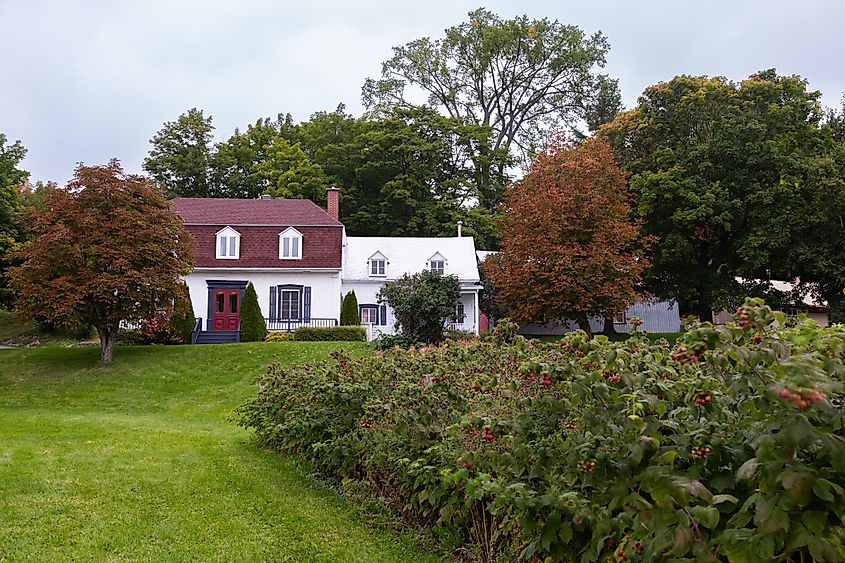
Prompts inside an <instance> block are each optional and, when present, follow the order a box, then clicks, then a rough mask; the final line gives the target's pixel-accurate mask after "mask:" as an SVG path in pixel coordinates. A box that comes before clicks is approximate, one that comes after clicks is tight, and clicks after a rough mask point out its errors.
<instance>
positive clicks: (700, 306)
mask: <svg viewBox="0 0 845 563" xmlns="http://www.w3.org/2000/svg"><path fill="white" fill-rule="evenodd" d="M695 314H696V315H698V318H699V320H701V322H703V323H712V322H713V309H712V308H711V307H710V305H708V304H707V303H705V302H704V300H700V301H699V302H698V303H697V304H696V305H695Z"/></svg>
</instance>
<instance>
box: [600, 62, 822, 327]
mask: <svg viewBox="0 0 845 563" xmlns="http://www.w3.org/2000/svg"><path fill="white" fill-rule="evenodd" d="M818 99H819V93H818V92H808V91H807V84H806V82H805V81H804V80H802V79H801V78H800V77H797V76H778V75H777V74H776V73H775V72H774V71H773V70H768V71H764V72H761V73H758V74H755V75H753V76H751V77H750V78H748V79H747V80H745V81H743V82H741V83H739V84H736V83H733V82H729V81H728V80H726V79H724V78H721V77H716V78H708V77H693V76H678V77H676V78H674V79H672V80H671V81H669V82H663V83H660V84H656V85H654V86H651V87H649V88H647V89H646V91H645V92H644V93H643V95H642V96H641V97H640V101H639V104H638V106H637V107H636V108H634V109H632V110H630V111H627V112H623V113H621V114H619V115H618V116H617V117H616V119H614V121H613V122H611V123H609V124H607V125H605V126H604V127H603V128H602V129H601V130H600V133H601V135H603V136H604V137H605V138H607V139H609V140H610V142H611V143H612V144H613V146H614V148H615V149H616V155H617V158H618V159H619V162H620V164H621V165H622V166H623V167H624V168H626V169H627V170H628V171H630V172H631V174H632V175H631V178H630V187H631V190H632V192H633V193H634V195H635V198H636V204H635V206H634V211H635V215H636V216H637V217H639V218H641V219H642V220H644V231H645V232H646V233H647V234H653V235H657V236H658V237H659V238H660V241H661V242H660V244H659V246H657V248H656V249H655V252H654V254H653V260H652V261H653V266H652V268H651V269H650V270H649V271H648V273H647V276H646V282H647V287H648V289H650V290H651V291H653V292H654V293H656V294H658V295H660V296H661V297H665V298H675V299H678V300H679V301H680V302H681V305H682V310H685V311H689V312H695V313H697V314H698V315H699V316H700V317H702V318H704V319H708V320H709V318H710V315H711V313H710V311H711V310H712V309H713V308H714V307H715V308H717V309H718V308H720V307H722V306H725V305H729V304H731V303H734V304H736V301H738V300H740V298H741V295H742V294H743V288H741V287H740V286H739V284H738V283H737V282H736V280H735V277H736V276H744V277H747V278H767V277H768V276H769V275H773V276H787V275H789V272H790V271H791V270H792V268H793V266H794V260H792V258H791V257H792V256H794V246H793V245H794V243H795V242H796V240H795V236H796V234H797V232H799V230H800V226H801V223H802V222H804V221H805V217H806V215H805V214H806V213H807V211H808V208H807V206H806V205H805V202H806V201H814V202H816V203H814V205H819V204H820V203H821V202H820V201H819V199H818V197H817V196H816V195H815V194H818V188H819V184H818V183H817V182H816V181H815V180H813V179H812V176H813V175H814V174H817V172H818V166H819V164H820V161H819V160H818V159H819V158H820V157H822V156H823V155H824V154H825V150H826V149H825V143H824V139H823V137H822V135H820V128H819V122H820V120H821V117H822V114H821V108H820V105H819V101H818ZM811 213H812V214H815V212H812V211H811Z"/></svg>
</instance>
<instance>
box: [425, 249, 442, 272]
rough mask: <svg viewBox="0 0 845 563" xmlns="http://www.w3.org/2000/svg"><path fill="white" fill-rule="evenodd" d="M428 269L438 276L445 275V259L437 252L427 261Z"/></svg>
mask: <svg viewBox="0 0 845 563" xmlns="http://www.w3.org/2000/svg"><path fill="white" fill-rule="evenodd" d="M428 268H429V269H430V270H431V271H432V272H437V273H438V274H441V275H443V274H445V273H446V258H444V257H443V255H442V254H440V253H439V252H438V253H437V254H435V255H434V256H432V257H431V258H429V259H428Z"/></svg>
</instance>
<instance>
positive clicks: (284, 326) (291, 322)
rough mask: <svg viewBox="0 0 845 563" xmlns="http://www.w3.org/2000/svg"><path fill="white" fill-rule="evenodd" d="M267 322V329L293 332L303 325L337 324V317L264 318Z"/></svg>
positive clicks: (326, 325)
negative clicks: (306, 318)
mask: <svg viewBox="0 0 845 563" xmlns="http://www.w3.org/2000/svg"><path fill="white" fill-rule="evenodd" d="M264 322H265V323H266V324H267V330H271V331H273V330H279V331H283V332H293V331H295V330H296V329H298V328H299V327H301V326H311V327H330V326H337V319H324V318H318V317H311V318H310V319H308V320H305V319H264Z"/></svg>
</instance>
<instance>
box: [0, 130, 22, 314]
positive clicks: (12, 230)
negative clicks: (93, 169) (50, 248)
mask: <svg viewBox="0 0 845 563" xmlns="http://www.w3.org/2000/svg"><path fill="white" fill-rule="evenodd" d="M24 156H26V149H25V148H24V147H23V145H22V144H21V142H20V141H15V142H14V143H9V144H7V142H6V136H5V135H4V134H3V133H0V307H6V306H9V305H10V304H11V297H12V294H11V292H10V291H9V290H8V289H7V287H6V285H7V280H6V274H5V272H6V268H8V267H9V254H10V253H11V252H12V251H13V250H14V249H15V247H16V246H17V245H18V243H19V242H20V232H19V230H18V227H17V225H16V222H15V221H16V217H17V213H18V207H19V198H18V187H19V186H20V185H22V184H23V183H24V182H26V180H27V178H28V177H29V172H27V171H25V170H21V169H20V168H18V167H19V166H20V163H21V161H22V160H23V157H24Z"/></svg>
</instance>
